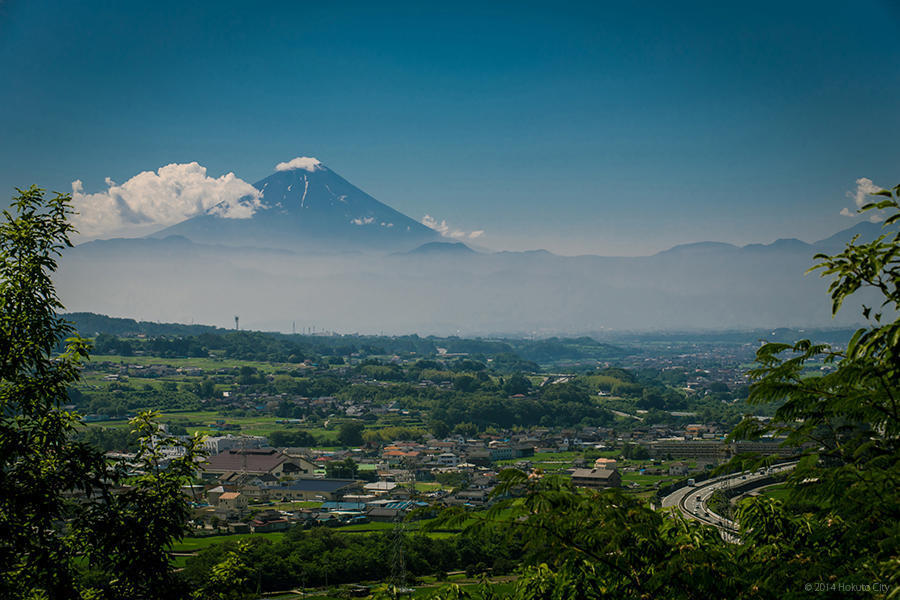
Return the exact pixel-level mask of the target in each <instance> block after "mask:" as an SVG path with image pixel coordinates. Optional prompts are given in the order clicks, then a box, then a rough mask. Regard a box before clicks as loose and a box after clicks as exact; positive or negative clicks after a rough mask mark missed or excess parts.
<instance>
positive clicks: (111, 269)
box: [57, 226, 877, 335]
mask: <svg viewBox="0 0 900 600" xmlns="http://www.w3.org/2000/svg"><path fill="white" fill-rule="evenodd" d="M876 227H877V226H876ZM869 229H870V230H871V228H869ZM842 233H846V232H842ZM838 237H841V236H840V234H839V235H838ZM834 243H835V242H834V240H824V241H823V242H821V243H820V242H817V243H816V244H813V245H810V247H809V248H799V249H798V248H797V244H786V245H781V244H770V245H768V246H766V247H765V248H762V249H761V248H756V247H750V248H737V247H734V250H732V251H729V252H722V251H718V250H711V251H696V248H695V249H694V251H689V252H677V251H676V252H665V253H660V254H657V255H654V256H644V257H602V256H589V255H587V256H577V257H563V256H557V255H553V254H550V253H548V252H498V253H492V254H482V253H477V252H474V251H465V250H463V251H458V250H456V249H452V248H453V247H451V251H450V252H445V251H439V252H435V253H431V252H425V253H419V252H407V253H401V254H391V255H383V254H375V255H372V254H366V253H361V252H360V253H355V254H310V253H302V252H301V253H296V252H288V251H271V250H265V249H247V248H232V247H228V246H223V245H206V244H198V243H191V242H186V240H184V239H183V238H181V239H179V238H174V239H173V238H167V239H162V240H158V239H151V240H111V241H104V242H92V243H89V244H84V245H82V246H78V247H76V248H74V249H71V250H69V251H68V252H67V253H66V254H65V255H64V257H63V260H62V268H61V271H60V273H59V277H58V278H57V279H58V286H59V289H60V292H61V295H62V298H63V302H64V303H65V305H66V306H67V307H68V308H69V309H70V310H77V311H82V310H83V311H94V312H102V313H107V314H115V315H126V316H133V317H136V318H141V319H149V320H161V321H173V322H190V321H192V320H193V321H202V322H207V323H215V324H218V325H220V326H225V327H228V326H229V325H230V323H231V322H232V319H233V316H234V315H235V314H238V315H240V316H241V323H242V324H245V326H246V327H247V328H254V329H264V330H279V331H289V330H290V328H291V323H292V322H296V323H297V324H298V326H309V325H315V326H317V327H318V328H321V329H331V330H336V331H344V332H350V331H359V332H378V331H385V332H391V333H408V332H418V333H422V334H432V333H433V334H450V333H456V332H457V331H459V332H460V334H461V335H474V334H480V333H528V332H531V331H537V332H539V333H543V334H547V335H549V334H553V333H564V334H577V333H584V332H592V331H605V330H639V331H647V330H676V329H677V330H685V329H700V330H704V329H705V330H709V329H728V328H746V329H754V328H767V327H777V326H795V327H815V326H818V327H830V326H841V325H844V326H848V325H850V324H854V323H856V322H858V320H859V315H858V313H857V312H854V310H853V306H854V303H853V302H851V303H848V305H847V308H846V309H845V311H843V313H842V314H840V315H839V317H838V318H837V319H836V320H832V318H831V314H830V303H829V301H828V298H827V295H826V294H825V290H826V288H827V281H826V280H823V279H821V278H819V277H818V276H817V275H815V274H810V275H804V273H805V272H806V270H807V269H808V268H809V267H810V266H812V265H813V259H812V257H813V255H814V254H815V253H816V252H819V251H824V252H830V251H833V250H829V246H830V245H833V244H834ZM782 246H784V247H782ZM85 281H90V282H91V284H90V285H85V284H84V282H85ZM860 301H862V299H860Z"/></svg>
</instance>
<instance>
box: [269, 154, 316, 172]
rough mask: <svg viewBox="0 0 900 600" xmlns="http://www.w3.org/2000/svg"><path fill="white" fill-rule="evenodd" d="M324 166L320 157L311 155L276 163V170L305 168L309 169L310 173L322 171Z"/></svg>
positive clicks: (305, 169)
mask: <svg viewBox="0 0 900 600" xmlns="http://www.w3.org/2000/svg"><path fill="white" fill-rule="evenodd" d="M323 168H324V167H323V166H322V163H321V162H319V159H318V158H313V157H311V156H298V157H297V158H294V159H292V160H289V161H287V162H283V163H278V164H277V165H275V170H276V171H291V170H293V169H303V170H304V171H309V172H310V173H312V172H314V171H320V170H322V169H323Z"/></svg>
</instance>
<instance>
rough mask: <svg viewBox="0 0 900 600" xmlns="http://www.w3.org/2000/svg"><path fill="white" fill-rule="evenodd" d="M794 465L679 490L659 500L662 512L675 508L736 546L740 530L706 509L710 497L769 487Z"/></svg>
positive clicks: (729, 476)
mask: <svg viewBox="0 0 900 600" xmlns="http://www.w3.org/2000/svg"><path fill="white" fill-rule="evenodd" d="M796 464H797V462H796V461H793V462H788V463H781V464H778V465H773V466H771V467H769V468H767V469H761V470H759V471H754V472H743V473H730V474H728V475H721V476H719V477H714V478H712V479H707V480H706V481H701V482H699V483H698V484H696V485H687V486H685V487H682V488H679V489H677V490H675V491H674V492H672V493H671V494H669V495H668V496H666V497H664V498H663V499H662V506H663V508H675V509H677V510H679V511H680V512H681V513H682V514H683V515H684V516H685V517H686V518H688V519H692V520H696V521H700V522H702V523H706V524H708V525H712V526H713V527H716V528H718V529H719V531H720V532H721V533H722V537H723V538H724V539H725V540H727V541H730V542H739V541H740V539H739V538H738V536H737V533H738V531H739V530H740V527H739V526H738V524H737V523H736V522H735V521H732V520H730V519H727V518H725V517H722V516H720V515H718V514H716V513H714V512H712V511H711V510H709V508H708V507H707V503H708V501H709V498H710V496H712V495H713V493H714V492H716V491H717V490H723V491H727V490H731V489H739V490H740V494H739V495H743V494H747V493H749V492H751V491H753V490H756V489H761V488H764V487H767V486H769V485H771V484H772V477H773V476H774V475H777V474H779V473H783V472H785V471H789V470H791V469H793V468H794V466H796Z"/></svg>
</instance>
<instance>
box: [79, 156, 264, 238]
mask: <svg viewBox="0 0 900 600" xmlns="http://www.w3.org/2000/svg"><path fill="white" fill-rule="evenodd" d="M106 186H107V189H106V191H103V192H99V193H95V194H86V193H84V185H83V184H82V182H81V181H80V180H76V181H73V182H72V204H73V206H74V208H75V210H76V211H77V212H78V213H79V214H78V215H76V216H74V217H73V222H74V224H75V226H76V227H77V228H78V231H79V233H80V237H81V238H83V239H94V238H98V237H104V236H111V235H120V236H121V235H125V236H133V235H142V234H147V233H150V232H152V231H154V230H157V229H160V228H162V227H166V226H169V225H174V224H175V223H179V222H181V221H183V220H185V219H188V218H190V217H193V216H196V215H198V214H201V213H203V212H205V211H210V212H211V213H212V214H216V215H218V216H220V217H223V218H226V219H247V218H249V217H251V216H252V215H253V213H255V212H256V210H257V209H258V208H259V207H260V201H259V199H260V197H261V196H262V194H261V193H260V191H259V190H257V189H256V188H254V187H253V186H252V185H250V184H249V183H247V182H246V181H244V180H242V179H240V178H238V177H236V176H235V174H234V173H228V174H226V175H222V176H221V177H218V178H216V177H208V176H207V175H206V167H203V166H201V165H200V164H198V163H196V162H192V163H186V164H171V165H166V166H165V167H160V169H159V170H158V171H156V172H154V171H144V172H143V173H139V174H137V175H135V176H134V177H132V178H131V179H129V180H128V181H126V182H125V183H123V184H121V185H119V184H117V183H116V182H114V181H113V180H112V179H110V178H109V177H107V178H106Z"/></svg>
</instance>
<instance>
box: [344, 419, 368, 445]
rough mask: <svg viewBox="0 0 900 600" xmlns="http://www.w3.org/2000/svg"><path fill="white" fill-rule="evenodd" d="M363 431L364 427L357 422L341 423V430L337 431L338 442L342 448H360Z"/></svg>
mask: <svg viewBox="0 0 900 600" xmlns="http://www.w3.org/2000/svg"><path fill="white" fill-rule="evenodd" d="M363 429H365V425H363V424H362V423H360V422H358V421H348V422H346V423H341V428H340V430H339V431H338V441H339V442H340V443H341V444H343V445H344V446H362V444H363V435H362V434H363Z"/></svg>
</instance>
